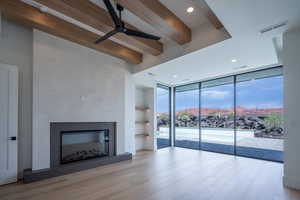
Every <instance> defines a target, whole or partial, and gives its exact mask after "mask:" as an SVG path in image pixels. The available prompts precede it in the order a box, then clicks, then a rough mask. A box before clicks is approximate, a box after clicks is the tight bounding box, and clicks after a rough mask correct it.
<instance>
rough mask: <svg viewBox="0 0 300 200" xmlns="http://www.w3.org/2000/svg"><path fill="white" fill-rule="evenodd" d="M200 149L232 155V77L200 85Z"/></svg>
mask: <svg viewBox="0 0 300 200" xmlns="http://www.w3.org/2000/svg"><path fill="white" fill-rule="evenodd" d="M201 149H203V150H208V151H215V152H221V153H229V154H233V153H234V77H233V76H231V77H226V78H220V79H216V80H211V81H206V82H202V83H201Z"/></svg>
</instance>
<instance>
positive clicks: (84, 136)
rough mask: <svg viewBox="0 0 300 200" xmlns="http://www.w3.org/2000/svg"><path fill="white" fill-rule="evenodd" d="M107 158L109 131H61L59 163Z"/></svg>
mask: <svg viewBox="0 0 300 200" xmlns="http://www.w3.org/2000/svg"><path fill="white" fill-rule="evenodd" d="M104 156H109V130H108V129H104V130H95V131H85V130H83V131H62V132H61V154H60V163H61V164H67V163H71V162H78V161H82V160H88V159H93V158H101V157H104Z"/></svg>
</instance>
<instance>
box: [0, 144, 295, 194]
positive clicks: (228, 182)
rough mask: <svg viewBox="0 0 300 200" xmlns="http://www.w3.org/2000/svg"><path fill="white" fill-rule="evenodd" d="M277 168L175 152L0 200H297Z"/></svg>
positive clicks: (3, 190)
mask: <svg viewBox="0 0 300 200" xmlns="http://www.w3.org/2000/svg"><path fill="white" fill-rule="evenodd" d="M282 171H283V165H282V164H280V163H274V162H268V161H261V160H255V159H249V158H242V157H235V156H230V155H224V154H217V153H210V152H204V151H196V150H189V149H181V148H166V149H162V150H159V151H158V152H156V153H153V152H139V153H138V154H137V155H136V156H135V157H134V160H133V161H125V162H122V163H117V164H112V165H107V166H104V167H99V168H95V169H91V170H87V171H82V172H78V173H74V174H70V175H66V176H61V177H56V178H52V179H48V180H45V181H40V182H36V183H32V184H22V183H19V184H12V185H7V186H2V187H0V199H1V200H14V199H22V200H26V199H30V200H69V199H70V200H99V199H101V200H102V199H104V200H109V199H115V200H117V199H118V200H136V199H137V200H154V199H163V200H169V199H172V200H173V199H174V200H190V199H197V200H202V199H203V200H206V199H210V200H219V199H221V200H235V199H237V200H288V199H291V200H294V199H295V200H296V199H297V200H299V199H300V192H298V191H293V190H288V189H285V188H284V187H283V186H282Z"/></svg>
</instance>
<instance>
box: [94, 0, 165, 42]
mask: <svg viewBox="0 0 300 200" xmlns="http://www.w3.org/2000/svg"><path fill="white" fill-rule="evenodd" d="M103 2H104V4H105V6H106V8H107V10H108V12H109V14H110V16H111V18H112V20H113V21H114V24H115V29H114V30H112V31H110V32H108V33H107V34H105V35H104V36H103V37H101V38H99V39H98V40H96V41H95V43H96V44H99V43H100V42H102V41H104V40H106V39H108V38H110V37H111V36H113V35H115V34H117V33H124V34H126V35H129V36H135V37H141V38H146V39H151V40H160V37H157V36H155V35H151V34H148V33H144V32H141V31H137V30H132V29H128V28H126V27H125V23H124V22H123V21H122V11H123V10H124V8H123V7H122V6H121V5H120V4H118V3H117V6H116V7H117V10H118V11H119V16H118V15H117V13H116V11H115V9H114V7H113V6H112V4H111V3H110V0H103Z"/></svg>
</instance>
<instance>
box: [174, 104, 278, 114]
mask: <svg viewBox="0 0 300 200" xmlns="http://www.w3.org/2000/svg"><path fill="white" fill-rule="evenodd" d="M233 112H234V109H233V108H231V109H220V108H202V109H201V114H202V115H208V114H211V113H223V114H230V113H233ZM236 112H237V114H238V115H253V114H256V115H257V114H258V115H267V114H271V113H283V108H257V109H248V108H245V107H241V106H239V107H236ZM177 113H192V114H194V115H198V114H199V108H189V109H184V110H182V111H178V112H177Z"/></svg>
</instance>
